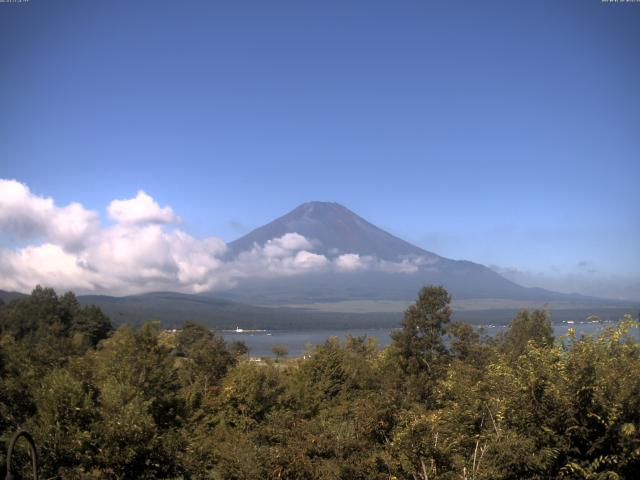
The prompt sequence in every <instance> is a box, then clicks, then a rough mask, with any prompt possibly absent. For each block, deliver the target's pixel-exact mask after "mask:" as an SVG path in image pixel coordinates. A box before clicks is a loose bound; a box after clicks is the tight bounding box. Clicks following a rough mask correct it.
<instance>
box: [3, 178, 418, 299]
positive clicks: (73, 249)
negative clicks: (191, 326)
mask: <svg viewBox="0 0 640 480" xmlns="http://www.w3.org/2000/svg"><path fill="white" fill-rule="evenodd" d="M107 217H108V218H109V219H110V220H111V223H110V224H109V225H108V226H106V227H105V226H102V225H101V222H100V215H99V213H98V212H95V211H92V210H89V209H86V208H85V207H84V206H82V205H81V204H80V203H75V202H74V203H71V204H69V205H67V206H64V207H60V206H57V205H56V204H55V202H54V200H53V199H52V198H45V197H41V196H39V195H36V194H34V193H33V192H31V191H30V190H29V188H28V187H27V186H26V185H25V184H23V183H20V182H17V181H15V180H1V179H0V233H1V234H2V237H3V238H4V239H5V240H7V241H5V242H3V245H4V246H0V289H4V290H12V291H20V292H28V291H30V290H31V289H33V287H34V286H35V285H37V284H42V285H47V286H53V287H55V288H57V289H72V290H76V291H78V292H97V293H109V294H115V295H123V294H134V293H142V292H147V291H155V290H173V291H183V292H203V291H210V290H217V289H226V288H230V287H232V286H234V285H235V284H236V283H237V282H239V281H242V279H243V278H250V277H252V278H256V277H277V276H291V275H301V274H305V273H315V272H329V271H333V272H342V273H345V272H355V271H362V270H379V271H388V272H397V273H413V272H415V271H417V269H418V268H419V267H420V265H421V262H422V260H421V259H420V258H413V259H404V260H402V261H400V262H389V261H382V260H379V259H377V258H375V257H371V256H360V255H358V254H356V253H346V254H343V255H340V256H336V257H332V258H329V257H327V256H325V255H321V254H318V253H314V251H313V250H314V240H313V239H308V238H305V237H304V236H302V235H299V234H297V233H287V234H286V235H284V236H282V237H279V238H274V239H272V240H270V241H268V242H267V243H266V244H264V245H254V246H253V247H252V248H251V249H250V250H248V251H245V252H241V253H240V254H239V255H237V256H235V257H232V258H229V257H228V255H227V253H228V249H227V245H226V243H225V242H224V241H223V240H222V239H220V238H217V237H209V238H204V239H197V238H194V237H192V236H190V235H189V234H188V233H186V232H185V231H184V230H182V229H181V228H179V225H180V223H181V220H180V218H179V217H178V215H176V214H175V213H174V211H173V209H172V208H171V207H170V206H160V205H159V204H158V203H157V202H156V201H155V200H154V199H153V198H152V197H151V196H150V195H148V194H147V193H145V192H144V191H142V190H140V191H138V192H137V194H136V196H135V197H133V198H130V199H117V200H113V201H112V202H111V203H110V204H109V205H108V206H107ZM0 245H2V244H0Z"/></svg>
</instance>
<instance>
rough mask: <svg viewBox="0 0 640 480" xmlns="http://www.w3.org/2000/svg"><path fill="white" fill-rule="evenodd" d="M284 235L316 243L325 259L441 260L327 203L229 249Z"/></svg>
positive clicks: (306, 205) (274, 224)
mask: <svg viewBox="0 0 640 480" xmlns="http://www.w3.org/2000/svg"><path fill="white" fill-rule="evenodd" d="M286 233H299V234H300V235H303V236H305V237H306V238H307V239H310V240H315V242H316V248H315V250H314V251H315V252H316V253H321V254H323V255H327V256H336V255H340V254H343V253H358V254H360V255H373V256H376V257H378V258H379V259H381V260H389V261H397V260H399V259H400V258H402V257H409V256H426V257H428V258H434V259H435V258H440V257H438V255H436V254H434V253H431V252H427V251H426V250H423V249H422V248H419V247H416V246H415V245H412V244H410V243H409V242H405V241H404V240H401V239H400V238H398V237H394V236H393V235H391V234H390V233H387V232H385V231H384V230H382V229H380V228H378V227H376V226H375V225H373V224H371V223H369V222H367V221H366V220H365V219H364V218H362V217H360V216H358V215H356V214H355V213H353V212H352V211H351V210H349V209H348V208H346V207H343V206H342V205H340V204H338V203H329V202H308V203H304V204H302V205H300V206H299V207H297V208H295V209H294V210H292V211H291V212H289V213H287V214H286V215H284V216H282V217H280V218H278V219H276V220H274V221H273V222H270V223H268V224H267V225H264V226H262V227H259V228H256V229H255V230H253V231H252V232H250V233H248V234H247V235H245V236H243V237H241V238H239V239H237V240H235V241H233V242H231V243H229V248H230V249H231V251H232V252H233V253H236V254H237V253H240V252H242V251H245V250H250V249H251V248H252V247H253V245H254V244H258V245H264V244H265V243H266V242H267V241H269V240H271V239H274V238H278V237H281V236H283V235H285V234H286Z"/></svg>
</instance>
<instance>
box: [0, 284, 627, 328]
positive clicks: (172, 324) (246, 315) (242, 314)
mask: <svg viewBox="0 0 640 480" xmlns="http://www.w3.org/2000/svg"><path fill="white" fill-rule="evenodd" d="M58 293H62V292H58ZM25 297H26V295H24V294H21V293H15V292H5V291H2V290H0V299H3V301H5V302H7V303H8V302H10V301H12V300H15V299H18V298H25ZM78 300H79V302H80V303H81V304H83V305H90V304H93V305H97V306H98V307H100V308H101V309H102V311H103V312H104V313H105V314H107V315H108V316H109V317H110V318H111V320H112V322H113V323H114V325H116V326H117V325H121V324H124V323H128V324H133V325H136V324H141V323H143V322H146V321H149V320H159V321H160V322H161V323H162V324H163V326H164V327H166V328H177V327H179V326H180V325H181V324H182V323H183V322H184V321H185V320H191V321H195V322H198V323H201V324H203V325H207V326H208V327H211V328H215V329H218V330H232V329H235V328H236V327H241V328H243V329H268V330H319V329H328V330H340V329H345V330H350V329H359V328H390V327H396V326H398V325H399V322H400V319H401V318H402V310H403V307H401V306H400V305H398V306H397V309H395V310H394V309H393V308H391V309H389V308H387V309H380V310H381V311H377V309H376V307H375V305H373V306H372V308H370V309H367V311H366V313H355V312H353V311H322V310H318V309H314V308H300V307H299V308H282V307H261V306H254V305H247V304H243V303H239V302H234V301H230V300H224V299H218V298H212V297H206V296H202V295H189V294H182V293H173V292H155V293H147V294H144V295H131V296H125V297H112V296H108V295H79V296H78ZM472 303H473V302H472ZM472 303H471V304H472ZM461 307H463V308H456V307H455V304H454V319H455V320H463V321H466V322H468V323H472V324H506V323H508V322H510V321H511V319H513V317H514V316H515V314H516V312H517V311H518V309H519V308H518V307H510V308H504V307H503V306H500V304H499V303H496V304H495V305H493V306H492V303H491V302H485V304H484V305H482V307H483V308H478V309H476V310H474V309H469V304H468V303H466V304H465V305H464V306H461ZM637 310H638V305H635V306H634V307H627V306H622V305H598V304H595V303H594V304H593V305H592V306H589V305H588V304H575V305H571V304H570V303H569V304H563V305H561V306H559V307H558V308H555V307H553V306H552V307H551V319H552V321H554V322H561V321H564V320H576V321H581V320H584V319H585V318H586V317H587V316H588V315H591V314H597V315H600V316H601V318H602V319H604V320H616V319H619V318H621V317H622V315H624V314H625V313H633V312H637Z"/></svg>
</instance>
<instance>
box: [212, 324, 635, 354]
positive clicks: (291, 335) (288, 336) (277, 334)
mask: <svg viewBox="0 0 640 480" xmlns="http://www.w3.org/2000/svg"><path fill="white" fill-rule="evenodd" d="M613 325H615V324H614V323H575V324H573V325H571V324H566V323H562V324H557V325H554V326H553V330H554V333H555V335H556V337H559V336H561V335H565V334H566V333H567V330H568V329H569V327H573V328H575V329H576V331H577V333H578V335H580V334H595V333H598V332H599V331H600V330H601V329H602V328H603V327H606V326H613ZM484 329H485V331H486V333H487V334H489V335H495V334H497V333H498V332H500V331H502V330H504V329H505V326H502V325H495V326H493V325H488V326H487V325H485V326H484ZM392 331H393V329H391V328H387V329H353V330H267V331H255V332H250V331H248V332H242V333H238V332H235V331H222V332H220V333H221V334H222V336H223V337H224V339H225V340H226V341H235V340H239V341H242V342H244V343H245V344H246V345H247V346H248V347H249V355H250V356H252V357H272V356H273V352H272V351H271V349H272V348H273V347H274V346H275V345H286V346H287V347H288V348H289V356H292V357H296V356H300V355H302V354H304V352H305V351H306V350H307V349H308V348H309V346H311V345H318V344H321V343H324V342H325V340H327V338H329V337H338V338H339V339H340V340H341V341H342V340H344V339H345V338H346V337H347V335H352V336H354V337H355V336H365V335H366V336H367V337H373V338H376V339H377V343H378V346H379V347H385V346H387V345H388V344H389V343H390V342H391V337H390V335H391V332H392ZM637 333H638V332H637V331H636V334H637Z"/></svg>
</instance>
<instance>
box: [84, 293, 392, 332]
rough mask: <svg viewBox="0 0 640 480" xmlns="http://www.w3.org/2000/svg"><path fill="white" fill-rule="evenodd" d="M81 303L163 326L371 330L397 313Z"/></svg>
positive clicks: (137, 300) (146, 298)
mask: <svg viewBox="0 0 640 480" xmlns="http://www.w3.org/2000/svg"><path fill="white" fill-rule="evenodd" d="M78 300H79V301H80V303H81V304H84V305H88V304H93V305H97V306H98V307H100V308H101V309H102V311H103V312H104V313H106V314H107V315H108V316H109V317H110V318H111V320H112V321H113V322H114V323H115V324H122V323H130V324H139V323H142V322H145V321H148V320H160V321H161V322H162V324H163V325H164V326H165V327H167V328H175V327H178V326H180V325H181V324H182V322H184V321H185V320H191V321H195V322H198V323H202V324H203V325H207V326H209V327H212V328H216V329H225V330H226V329H234V328H236V327H241V328H244V329H252V328H253V329H257V328H261V329H267V328H268V329H280V330H282V329H285V330H286V329H314V328H338V329H339V328H347V327H348V328H375V327H388V326H390V325H397V324H398V322H399V320H400V318H401V317H402V314H401V312H391V313H390V312H386V313H383V312H381V313H373V314H370V313H367V314H358V313H331V312H317V311H311V310H305V309H289V308H269V307H259V306H253V305H247V304H243V303H239V302H233V301H229V300H224V299H217V298H211V297H206V296H202V295H189V294H182V293H173V292H154V293H147V294H143V295H131V296H126V297H111V296H107V295H80V296H79V297H78Z"/></svg>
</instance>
